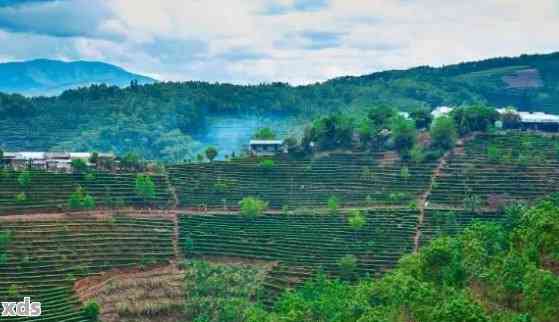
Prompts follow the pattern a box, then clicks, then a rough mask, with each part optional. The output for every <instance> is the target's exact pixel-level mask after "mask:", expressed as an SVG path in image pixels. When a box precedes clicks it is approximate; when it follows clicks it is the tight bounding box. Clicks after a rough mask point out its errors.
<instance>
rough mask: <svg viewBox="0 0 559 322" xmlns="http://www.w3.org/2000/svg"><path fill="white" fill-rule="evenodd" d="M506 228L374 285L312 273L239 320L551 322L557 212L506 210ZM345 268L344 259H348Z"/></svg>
mask: <svg viewBox="0 0 559 322" xmlns="http://www.w3.org/2000/svg"><path fill="white" fill-rule="evenodd" d="M507 214H508V216H509V221H508V222H509V224H507V225H506V226H500V225H497V224H493V223H484V224H482V223H475V224H474V225H472V226H471V227H470V228H468V229H467V230H466V231H465V232H464V233H463V234H461V235H460V236H457V237H441V238H439V239H436V240H434V241H433V242H431V244H430V245H429V246H426V247H423V248H422V249H421V252H420V253H419V254H418V255H408V256H406V257H404V258H403V259H402V260H401V262H400V263H399V266H398V267H397V268H396V269H395V270H393V271H392V272H390V273H388V274H386V275H385V276H384V277H383V278H381V279H379V280H362V281H361V282H359V283H357V284H348V283H346V282H342V281H340V280H331V279H328V278H327V277H325V276H323V275H320V276H318V278H316V279H314V280H311V281H308V282H307V283H306V284H305V285H304V286H302V287H301V288H299V289H298V290H297V291H295V292H287V293H285V294H284V295H283V296H282V297H281V298H280V299H279V301H278V302H277V304H276V306H275V307H274V309H273V311H272V312H266V311H265V310H263V309H261V308H258V307H252V308H250V309H249V310H248V311H245V312H243V314H244V315H245V317H246V321H254V322H256V321H259V322H261V321H269V322H272V321H293V322H295V321H297V322H299V321H309V322H310V321H337V322H349V321H359V322H365V321H375V322H400V321H401V322H406V321H424V322H430V321H438V322H528V321H532V322H536V321H537V322H553V321H557V317H558V316H559V305H558V304H559V276H558V271H557V267H558V266H559V265H558V264H559V208H558V207H557V204H554V203H553V202H549V201H548V202H542V203H540V204H539V205H537V206H535V207H533V208H530V209H526V208H524V207H515V208H511V209H509V210H507ZM348 262H349V260H348Z"/></svg>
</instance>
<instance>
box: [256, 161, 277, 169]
mask: <svg viewBox="0 0 559 322" xmlns="http://www.w3.org/2000/svg"><path fill="white" fill-rule="evenodd" d="M274 164H275V163H274V160H270V159H266V160H262V161H260V163H259V164H258V166H259V167H260V168H262V169H264V170H266V171H270V170H272V169H273V168H274Z"/></svg>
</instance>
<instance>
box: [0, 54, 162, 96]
mask: <svg viewBox="0 0 559 322" xmlns="http://www.w3.org/2000/svg"><path fill="white" fill-rule="evenodd" d="M0 75H1V76H2V77H0V91H2V92H6V93H19V94H22V95H29V96H37V95H59V94H60V93H62V92H64V91H65V90H68V89H72V88H78V87H83V86H90V85H92V84H108V85H116V86H119V87H122V86H128V85H129V84H130V82H131V81H132V80H136V81H138V83H140V84H147V83H153V82H155V80H154V79H152V78H149V77H146V76H142V75H137V74H133V73H130V72H128V71H126V70H124V69H122V68H120V67H117V66H114V65H110V64H106V63H101V62H88V61H75V62H63V61H58V60H49V59H36V60H30V61H24V62H10V63H3V64H0Z"/></svg>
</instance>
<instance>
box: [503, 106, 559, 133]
mask: <svg viewBox="0 0 559 322" xmlns="http://www.w3.org/2000/svg"><path fill="white" fill-rule="evenodd" d="M497 112H499V114H505V113H512V114H516V115H518V117H519V123H518V128H519V129H521V130H534V131H543V132H559V116H558V115H553V114H547V113H542V112H518V111H516V110H513V109H504V108H502V109H497Z"/></svg>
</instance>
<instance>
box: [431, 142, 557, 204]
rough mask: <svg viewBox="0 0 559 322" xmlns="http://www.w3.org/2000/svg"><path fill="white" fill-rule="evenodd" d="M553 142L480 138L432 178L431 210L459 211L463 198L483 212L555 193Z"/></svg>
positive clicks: (554, 143)
mask: <svg viewBox="0 0 559 322" xmlns="http://www.w3.org/2000/svg"><path fill="white" fill-rule="evenodd" d="M558 144H559V140H558V139H557V137H544V136H539V135H533V134H520V133H516V134H513V133H511V134H508V135H499V136H495V135H482V136H478V137H477V138H476V139H475V140H473V141H471V142H469V143H468V144H466V146H465V149H464V152H463V153H454V154H453V155H452V156H451V158H450V159H449V162H447V163H446V164H445V166H444V167H443V169H442V171H441V174H440V175H439V176H437V177H436V178H435V184H434V187H433V191H432V193H431V196H430V198H429V201H430V206H432V207H451V208H463V207H464V200H465V199H466V198H467V197H468V196H475V197H477V198H479V199H480V202H481V206H482V207H490V208H495V206H496V205H495V204H502V203H503V202H509V201H513V200H518V201H523V202H532V201H534V200H535V199H538V198H541V197H543V196H546V195H548V194H551V193H554V192H557V191H559V160H558V157H559V154H558V151H559V150H558V146H559V145H558Z"/></svg>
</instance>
